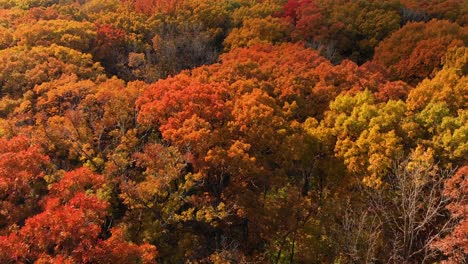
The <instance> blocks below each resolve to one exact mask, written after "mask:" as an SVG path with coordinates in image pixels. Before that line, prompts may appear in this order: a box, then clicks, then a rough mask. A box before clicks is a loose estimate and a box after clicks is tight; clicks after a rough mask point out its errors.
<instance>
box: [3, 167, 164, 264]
mask: <svg viewBox="0 0 468 264" xmlns="http://www.w3.org/2000/svg"><path fill="white" fill-rule="evenodd" d="M103 183H104V178H103V177H102V176H101V175H97V174H92V173H91V171H89V169H85V168H81V169H78V170H75V171H72V172H68V173H65V174H64V176H63V178H62V179H60V180H59V181H58V182H57V183H55V184H53V185H52V187H51V191H50V193H49V194H48V195H47V196H46V197H45V199H44V201H43V205H44V211H43V212H41V213H39V214H37V215H34V216H31V217H30V218H28V219H27V220H26V222H25V224H24V226H22V227H21V229H19V230H18V231H13V232H12V233H11V234H9V235H7V236H2V237H0V241H1V242H0V248H1V249H2V250H1V252H7V253H8V252H11V250H14V248H16V250H17V252H20V254H18V253H14V254H0V259H1V260H2V262H4V263H14V262H17V261H22V262H24V261H38V262H39V263H40V262H49V261H52V260H56V261H58V260H62V261H65V260H66V261H70V262H72V263H74V262H80V263H95V262H96V261H106V262H107V261H111V260H115V261H118V262H129V261H130V262H132V261H141V262H143V263H152V262H153V261H154V258H155V255H156V249H155V247H154V246H149V245H147V244H146V245H142V246H136V245H133V244H129V243H127V242H126V241H125V240H124V237H123V234H122V230H120V229H113V230H112V236H110V238H108V239H106V240H103V239H100V237H102V236H103V235H104V234H103V232H105V231H104V230H102V229H101V226H102V225H103V224H104V219H105V216H106V209H107V206H108V204H107V202H106V201H104V200H103V199H102V198H99V197H98V196H99V192H100V189H101V188H102V186H103ZM64 191H65V192H64ZM116 249H119V250H116Z"/></svg>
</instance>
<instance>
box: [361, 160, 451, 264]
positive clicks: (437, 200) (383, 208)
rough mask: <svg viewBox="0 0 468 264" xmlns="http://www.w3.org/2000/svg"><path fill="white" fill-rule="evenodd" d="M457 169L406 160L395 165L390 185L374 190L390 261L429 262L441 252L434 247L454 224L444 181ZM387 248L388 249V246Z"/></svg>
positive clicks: (374, 205)
mask: <svg viewBox="0 0 468 264" xmlns="http://www.w3.org/2000/svg"><path fill="white" fill-rule="evenodd" d="M453 172H454V170H444V169H440V168H438V167H437V165H435V164H425V163H424V164H423V163H420V164H418V163H416V162H414V161H409V160H405V161H403V162H397V163H395V165H394V166H393V169H392V170H391V173H390V174H389V175H388V178H387V181H386V182H387V185H386V186H385V187H383V188H381V189H379V190H373V191H370V197H371V203H372V206H373V207H374V208H375V210H376V212H377V214H378V215H379V217H380V218H381V220H382V222H383V223H384V225H383V228H384V229H383V235H384V237H383V238H384V243H385V244H386V250H387V251H388V253H389V255H388V257H387V259H388V262H389V263H428V262H430V261H434V260H436V259H437V258H438V255H439V253H438V252H437V251H436V250H435V249H434V248H433V247H431V244H432V242H433V241H434V240H436V239H438V238H439V237H440V236H441V235H443V234H445V233H447V232H448V231H449V230H450V228H451V227H452V225H453V223H454V219H453V218H452V217H451V216H450V214H449V213H448V211H447V209H446V208H445V206H446V205H447V204H448V202H449V198H447V197H444V195H443V187H444V181H445V180H446V179H447V178H449V177H451V176H452V175H453ZM384 250H385V249H384Z"/></svg>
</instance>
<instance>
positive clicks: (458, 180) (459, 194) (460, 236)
mask: <svg viewBox="0 0 468 264" xmlns="http://www.w3.org/2000/svg"><path fill="white" fill-rule="evenodd" d="M467 176H468V167H466V166H464V167H461V168H460V169H458V170H457V172H456V173H455V175H453V176H452V177H451V178H449V179H447V180H446V183H445V186H444V196H446V197H447V198H449V199H450V202H449V204H448V205H447V206H446V207H447V209H448V210H449V211H450V214H451V217H453V218H454V219H455V222H456V223H455V225H454V227H453V229H451V230H450V232H449V233H448V234H446V235H445V234H444V235H441V236H440V237H438V238H437V239H436V240H435V241H434V243H433V247H434V248H436V249H439V250H441V251H442V252H443V253H444V254H445V255H446V256H448V257H449V258H448V260H447V263H463V262H464V261H466V260H467V259H466V255H467V254H468V247H467V239H468V238H467V236H468V235H467V234H468V219H467V214H466V210H467V208H466V206H467V202H468V201H467V200H468V179H467Z"/></svg>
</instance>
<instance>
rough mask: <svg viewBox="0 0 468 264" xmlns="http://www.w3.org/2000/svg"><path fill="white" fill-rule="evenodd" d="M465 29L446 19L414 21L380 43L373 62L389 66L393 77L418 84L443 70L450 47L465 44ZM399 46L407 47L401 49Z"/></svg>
mask: <svg viewBox="0 0 468 264" xmlns="http://www.w3.org/2000/svg"><path fill="white" fill-rule="evenodd" d="M465 34H466V33H465V30H464V29H463V28H462V27H460V26H459V25H457V24H454V23H450V22H448V21H444V20H435V19H433V20H431V21H429V22H427V23H424V22H412V23H408V24H406V25H405V26H403V27H402V28H401V29H399V30H398V31H396V32H394V33H393V34H392V35H390V36H389V37H388V38H386V39H385V40H383V41H382V42H380V43H379V45H378V46H377V47H376V49H375V56H374V61H375V62H377V63H380V64H382V65H383V66H385V67H388V68H389V69H390V70H391V73H392V75H393V77H394V78H397V79H401V80H403V81H406V82H408V83H410V84H413V85H414V84H417V83H418V82H420V81H421V80H423V79H424V78H427V77H430V76H432V74H434V73H435V72H437V71H438V70H440V68H441V63H442V59H443V57H444V56H445V54H446V53H447V50H448V49H449V48H451V47H460V46H463V45H466V39H465V37H464V35H465ZM396 47H405V49H403V50H402V49H398V52H396Z"/></svg>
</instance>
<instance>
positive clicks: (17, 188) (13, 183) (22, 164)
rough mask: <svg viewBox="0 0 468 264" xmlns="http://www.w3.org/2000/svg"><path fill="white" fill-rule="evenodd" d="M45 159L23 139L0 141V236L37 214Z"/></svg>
mask: <svg viewBox="0 0 468 264" xmlns="http://www.w3.org/2000/svg"><path fill="white" fill-rule="evenodd" d="M47 165H49V158H48V157H47V156H45V155H44V154H42V153H41V151H40V149H39V148H38V147H37V146H32V145H31V142H30V140H28V139H27V138H26V137H24V136H18V137H14V138H12V139H6V138H0V190H1V193H2V195H1V196H0V215H1V216H2V217H1V218H0V219H1V220H0V235H3V234H5V233H8V232H9V231H10V230H11V229H15V228H16V227H18V226H19V225H22V224H23V223H24V220H25V219H26V218H28V217H29V216H31V215H33V214H35V213H37V210H38V208H37V206H36V205H37V203H38V202H39V200H40V199H41V196H42V195H43V194H44V193H45V192H46V190H47V186H46V182H45V179H44V177H45V175H46V173H47V170H46V168H47Z"/></svg>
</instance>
